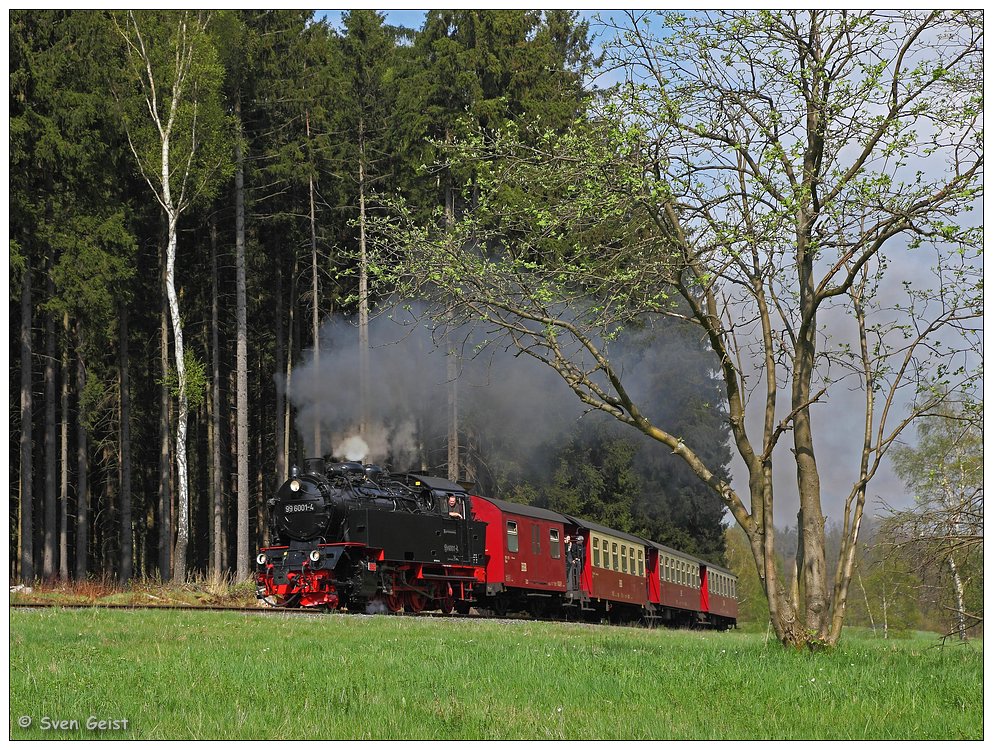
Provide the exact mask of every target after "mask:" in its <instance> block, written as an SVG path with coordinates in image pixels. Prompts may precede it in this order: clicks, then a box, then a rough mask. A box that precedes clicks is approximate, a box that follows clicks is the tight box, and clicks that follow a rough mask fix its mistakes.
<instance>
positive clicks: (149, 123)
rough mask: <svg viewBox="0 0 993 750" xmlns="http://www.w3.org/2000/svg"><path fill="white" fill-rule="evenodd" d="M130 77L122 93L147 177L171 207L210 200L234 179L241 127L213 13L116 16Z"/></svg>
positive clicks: (133, 141)
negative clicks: (228, 106) (229, 102)
mask: <svg viewBox="0 0 993 750" xmlns="http://www.w3.org/2000/svg"><path fill="white" fill-rule="evenodd" d="M113 18H114V25H115V28H116V29H117V32H118V35H119V43H120V44H121V45H123V52H122V56H123V58H124V60H125V61H126V63H125V76H124V77H123V79H122V80H121V81H120V82H119V84H118V86H117V88H116V90H115V95H116V97H117V102H118V105H119V107H120V116H121V118H122V119H123V122H124V125H125V127H126V129H127V132H128V143H129V145H130V146H131V149H132V151H133V153H134V156H135V158H136V159H137V161H138V166H139V168H140V170H141V173H142V176H143V177H144V178H145V180H146V181H147V182H148V183H149V186H150V187H151V188H152V190H153V192H154V193H155V195H156V197H157V198H158V200H159V202H160V203H162V204H163V207H164V208H166V209H167V210H174V209H178V211H182V210H184V209H185V208H187V207H189V206H191V205H193V204H195V203H196V202H197V201H199V200H207V199H209V198H210V197H211V196H212V195H213V194H215V193H216V191H217V190H218V189H219V188H220V186H221V185H222V184H223V180H224V178H225V177H226V176H228V175H230V174H231V170H232V162H231V152H232V140H231V135H232V133H233V132H234V126H233V122H232V119H231V117H230V116H229V115H228V114H227V113H226V112H225V107H224V104H223V102H222V100H221V97H220V93H221V84H222V81H223V78H224V68H223V66H222V65H221V63H220V60H219V59H218V53H217V48H216V47H215V45H214V43H213V41H212V39H211V38H210V35H209V33H208V29H209V27H210V21H211V16H210V13H209V12H206V11H179V12H176V11H121V12H115V13H114V15H113Z"/></svg>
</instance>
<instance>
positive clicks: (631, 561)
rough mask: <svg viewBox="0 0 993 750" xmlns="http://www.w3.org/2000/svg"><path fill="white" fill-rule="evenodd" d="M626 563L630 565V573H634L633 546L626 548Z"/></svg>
mask: <svg viewBox="0 0 993 750" xmlns="http://www.w3.org/2000/svg"><path fill="white" fill-rule="evenodd" d="M628 563H629V565H630V570H631V575H634V547H630V548H629V549H628Z"/></svg>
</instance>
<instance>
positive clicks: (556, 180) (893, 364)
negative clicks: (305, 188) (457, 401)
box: [377, 11, 983, 647]
mask: <svg viewBox="0 0 993 750" xmlns="http://www.w3.org/2000/svg"><path fill="white" fill-rule="evenodd" d="M662 29H664V30H665V33H664V34H662V35H656V33H655V32H657V31H658V30H662ZM616 30H617V32H618V35H617V38H616V40H615V42H614V44H613V46H611V47H609V48H608V56H607V59H608V64H611V65H612V66H613V68H614V70H615V72H616V73H617V74H618V75H620V76H621V77H622V78H623V79H624V80H623V82H622V83H621V84H619V85H618V86H617V87H616V89H615V90H614V91H613V92H612V94H611V95H610V96H609V97H605V98H604V99H603V100H598V102H597V103H595V105H594V109H593V112H592V115H591V116H590V117H588V118H587V119H586V120H585V121H584V122H580V123H577V125H576V126H575V127H574V128H573V129H572V130H571V131H570V132H568V133H565V134H554V133H541V132H519V130H518V128H517V127H516V126H511V127H509V128H507V129H505V130H503V131H502V132H500V133H497V134H496V135H495V136H492V137H485V138H484V136H483V135H477V136H474V137H469V138H467V139H464V140H463V141H461V142H460V143H458V144H456V145H455V147H454V148H453V149H452V150H451V151H450V160H451V162H452V164H453V166H454V167H455V168H457V169H459V170H461V173H465V172H466V171H467V170H470V171H471V172H472V174H473V176H474V179H475V180H476V184H475V187H476V189H477V190H478V191H479V193H478V194H479V200H478V203H477V204H476V205H477V206H478V208H477V209H476V210H474V211H472V212H470V213H469V214H467V215H466V216H465V217H463V218H461V219H460V220H459V221H457V222H455V224H454V225H453V226H451V227H449V228H447V230H446V228H445V227H444V221H443V217H440V216H439V218H438V220H437V222H436V223H435V225H433V226H428V227H424V226H418V225H417V224H416V223H415V222H414V221H413V220H412V218H411V213H409V212H407V211H406V209H405V207H404V206H403V205H402V204H401V205H398V206H397V208H398V212H397V214H396V215H394V216H393V217H391V218H390V219H389V220H384V221H382V222H380V223H379V226H378V234H379V237H380V241H379V243H378V245H377V247H378V252H379V254H380V257H379V258H378V261H377V267H379V268H384V269H387V273H386V281H387V282H388V283H389V284H390V285H392V289H393V290H394V291H396V292H398V293H399V294H401V295H405V296H414V295H417V296H422V297H426V298H428V299H431V300H434V301H435V303H436V307H435V311H434V314H435V315H436V319H437V320H440V321H443V320H448V319H450V320H451V321H452V322H454V323H456V324H461V323H464V322H466V321H476V322H477V323H478V324H480V325H481V326H483V327H484V328H485V329H486V331H487V334H488V335H489V336H490V338H491V339H495V338H497V337H499V336H503V337H507V338H509V341H510V344H511V345H512V346H514V347H516V348H517V349H519V350H520V351H521V352H523V353H525V354H528V355H530V356H532V357H534V358H536V359H538V360H540V361H542V362H544V363H545V364H547V365H548V366H550V367H552V368H554V369H555V370H556V371H557V372H558V373H559V374H560V375H561V377H562V378H563V380H564V381H565V382H566V384H567V385H568V386H569V387H570V388H571V389H572V390H573V391H574V392H575V393H576V395H577V396H578V397H579V398H580V399H581V400H582V401H583V402H584V403H585V404H587V405H588V406H589V407H591V408H593V409H599V410H602V411H604V412H607V413H609V414H611V415H613V416H614V417H615V418H617V419H618V420H620V421H622V422H625V423H627V424H629V425H631V426H632V427H633V428H635V429H637V430H639V431H641V432H643V433H644V434H646V435H648V436H649V437H651V438H653V439H655V440H657V441H658V442H659V443H660V444H661V445H662V446H665V449H666V450H669V451H671V452H673V453H674V454H676V455H678V456H679V457H680V458H681V459H682V460H684V461H685V462H686V463H687V465H688V466H689V467H690V468H691V469H692V470H693V471H694V472H695V473H696V475H697V476H698V477H699V478H700V479H701V480H702V481H703V482H705V483H706V484H707V485H709V486H710V487H711V488H712V489H713V491H714V492H716V493H718V494H719V495H720V497H721V498H722V499H723V501H724V502H725V504H726V505H727V507H728V508H729V509H730V511H731V513H732V514H733V515H734V517H735V520H736V521H737V522H738V524H739V525H740V526H741V528H742V529H743V530H744V531H745V533H746V535H747V537H748V540H749V544H750V547H751V551H752V555H753V557H754V559H755V563H756V566H757V568H758V572H759V576H760V579H761V580H762V583H763V586H764V588H765V591H766V594H767V596H768V600H769V608H770V615H771V620H772V624H773V627H774V628H775V631H776V634H777V636H778V637H779V639H780V640H781V641H782V642H783V643H785V644H791V645H806V646H810V647H816V646H818V645H821V644H833V643H835V642H836V641H837V639H838V637H839V636H840V633H841V628H842V624H843V620H844V613H845V606H846V601H847V596H848V587H849V583H850V581H851V577H852V571H853V565H854V554H855V547H856V542H857V540H858V533H859V528H860V525H861V522H862V515H863V511H864V508H865V503H866V497H867V495H866V490H867V486H868V484H869V482H870V480H871V479H872V478H873V476H874V475H875V474H876V473H877V471H878V469H879V467H880V465H881V464H882V462H883V459H884V456H885V455H886V453H887V451H888V450H889V448H890V447H891V446H892V445H893V443H894V441H895V440H896V439H897V437H898V436H899V435H900V434H901V432H902V431H903V430H904V429H905V428H906V426H907V425H908V424H910V423H911V422H912V421H913V420H914V419H915V418H916V417H917V416H919V415H921V414H925V413H928V412H929V411H930V410H932V409H933V408H934V406H935V405H936V404H937V403H938V402H939V401H940V400H941V398H942V395H941V392H939V391H938V390H936V389H935V388H934V386H935V385H936V383H944V384H945V387H946V390H945V391H944V392H948V391H952V392H954V391H956V390H957V389H959V388H961V387H963V384H964V383H966V382H968V381H969V380H970V379H973V378H975V377H976V376H977V374H978V372H979V369H980V368H979V365H980V363H979V362H978V361H977V359H976V357H975V356H971V353H972V352H974V351H976V349H977V342H978V331H977V329H978V326H979V321H980V319H981V316H982V299H981V291H980V286H981V285H980V284H979V276H980V272H979V263H978V260H977V256H978V254H979V253H980V252H981V232H980V230H979V229H978V228H976V227H975V226H972V227H970V226H968V225H963V226H960V225H958V224H957V223H956V222H957V217H959V216H960V215H962V214H963V212H965V211H968V210H969V209H971V208H972V207H973V206H974V205H975V204H976V202H977V196H978V195H979V194H980V193H981V190H982V164H983V157H982V127H981V116H982V115H981V101H982V99H981V96H982V95H981V88H982V86H981V84H982V73H981V65H982V51H983V44H982V41H983V30H982V20H981V17H980V16H978V15H976V14H972V13H964V12H934V13H918V12H916V11H908V12H899V13H881V12H879V13H877V12H860V13H851V12H824V11H789V12H783V13H774V12H767V11H763V12H760V13H751V12H739V11H733V12H717V13H694V14H690V15H679V14H674V13H666V14H662V15H661V16H659V17H658V18H653V17H651V16H650V14H648V13H630V14H629V15H628V19H627V23H626V24H624V26H623V27H618V28H617V29H616ZM920 258H926V259H927V260H928V261H930V263H931V265H932V271H931V272H930V274H929V275H928V276H927V279H928V283H929V284H931V283H933V286H930V285H929V286H927V287H915V286H913V285H903V284H902V282H903V281H906V280H907V279H906V277H903V276H901V273H902V270H901V269H900V268H898V267H897V268H894V263H895V262H896V261H897V260H903V261H904V262H907V261H909V260H918V259H920ZM917 265H919V264H917ZM917 265H915V268H916V267H917ZM924 266H925V269H924V270H925V272H926V271H927V269H926V263H925V264H924ZM664 320H669V321H675V322H672V323H671V324H673V325H675V324H679V323H683V324H688V325H693V326H695V327H697V328H698V329H699V331H700V334H701V335H702V336H703V337H704V338H705V340H706V341H707V342H708V343H709V345H710V347H711V348H712V350H713V351H714V354H715V367H716V368H717V369H718V370H719V373H720V376H721V377H722V378H723V382H724V390H725V402H724V404H723V409H724V410H725V411H726V414H727V418H728V421H729V423H730V427H731V430H732V435H733V441H734V446H735V448H736V450H737V452H738V455H739V457H740V459H741V460H742V462H743V463H744V466H745V471H746V473H747V491H746V492H739V491H738V490H736V489H735V488H734V487H733V486H732V485H730V484H729V483H727V482H725V481H723V480H722V479H721V478H720V476H719V475H718V474H717V473H716V472H715V471H714V470H713V468H712V467H710V466H708V465H707V464H706V462H705V461H704V460H703V459H702V458H701V453H700V452H699V448H701V447H702V446H693V445H690V444H688V443H687V442H686V441H685V440H684V439H683V438H682V437H681V436H680V435H678V434H674V433H672V432H670V431H669V430H667V429H666V425H665V424H661V423H657V422H655V421H653V418H652V405H651V404H650V403H642V402H640V401H639V398H638V396H637V393H636V392H635V391H634V390H632V389H629V388H628V386H627V383H628V380H627V377H626V373H625V372H624V371H623V370H622V369H621V368H620V367H619V366H617V363H615V362H613V361H612V360H611V357H610V343H611V341H612V339H613V337H614V336H615V335H616V333H617V332H618V330H620V329H621V328H623V327H626V326H629V325H632V324H636V325H661V324H662V321H664ZM851 391H861V392H862V394H863V398H862V408H861V409H860V410H859V411H860V412H861V414H860V415H857V416H856V424H855V425H854V426H853V427H852V429H853V433H854V434H857V435H858V438H857V440H858V445H859V448H858V450H857V453H858V455H857V458H856V460H855V466H854V467H848V468H849V472H848V476H847V478H846V479H845V481H848V482H850V486H849V487H848V490H847V491H845V492H843V493H842V494H843V496H845V495H847V498H846V500H845V507H844V511H843V516H844V517H843V519H842V520H841V523H842V526H843V533H842V545H841V552H840V555H839V556H838V558H837V559H836V560H828V559H826V553H825V530H824V525H825V519H824V514H823V510H822V474H821V467H820V466H819V465H818V462H817V451H816V447H815V434H816V432H817V421H816V419H815V417H814V414H815V410H816V409H817V407H818V405H820V404H823V403H825V402H826V400H827V399H828V398H839V395H840V394H844V393H849V392H851ZM904 401H910V402H911V406H910V408H909V412H908V413H905V412H903V411H902V410H901V409H900V408H899V407H900V406H902V404H903V402H904ZM786 439H789V440H790V442H791V445H790V446H786V445H785V444H784V443H785V441H786ZM781 443H783V444H784V445H783V446H782V448H780V445H781ZM786 448H788V450H786ZM774 461H776V462H787V463H788V464H790V467H791V469H792V470H793V472H794V473H795V476H796V486H795V496H796V497H798V498H799V506H800V512H799V518H798V526H799V534H798V537H799V542H798V550H797V579H798V583H799V584H800V585H797V586H792V587H791V586H789V585H788V584H787V582H786V581H784V580H782V578H781V576H780V574H779V572H778V570H777V569H776V565H775V529H774V525H773V519H774V484H773V464H774ZM837 477H839V472H838V471H837V467H832V473H831V478H832V483H833V484H836V483H837V481H839V480H838V478H837ZM829 565H831V566H833V567H834V569H835V577H834V580H835V584H834V586H833V588H830V587H829V584H828V581H829V575H828V566H829ZM801 592H802V598H801Z"/></svg>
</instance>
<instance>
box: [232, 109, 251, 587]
mask: <svg viewBox="0 0 993 750" xmlns="http://www.w3.org/2000/svg"><path fill="white" fill-rule="evenodd" d="M235 117H236V118H237V121H238V127H239V133H238V136H239V137H238V138H236V140H235V173H234V201H235V275H236V285H237V293H236V297H237V308H238V309H237V317H238V333H237V337H238V351H237V370H238V551H237V560H236V564H237V573H236V575H237V579H238V580H239V581H245V580H247V579H248V576H249V574H250V572H251V571H250V568H249V550H248V543H249V542H248V493H249V489H248V313H247V307H248V302H247V295H246V291H245V175H244V160H243V155H242V151H241V139H240V135H241V133H240V128H241V99H240V96H239V97H238V98H236V99H235Z"/></svg>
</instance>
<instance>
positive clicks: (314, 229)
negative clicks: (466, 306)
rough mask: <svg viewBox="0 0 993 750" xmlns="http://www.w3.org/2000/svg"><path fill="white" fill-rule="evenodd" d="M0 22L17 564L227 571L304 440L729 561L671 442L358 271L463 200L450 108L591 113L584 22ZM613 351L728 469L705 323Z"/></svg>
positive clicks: (456, 213) (49, 16) (547, 120)
mask: <svg viewBox="0 0 993 750" xmlns="http://www.w3.org/2000/svg"><path fill="white" fill-rule="evenodd" d="M9 24H10V27H9V41H10V119H9V132H10V138H9V140H10V165H9V166H10V181H9V190H10V202H9V211H10V240H9V242H10V320H11V352H10V361H11V368H10V386H9V399H10V415H11V418H10V436H11V437H10V475H9V486H10V493H9V497H10V516H9V525H10V540H11V544H10V563H11V578H12V579H20V580H24V581H32V580H36V579H53V578H63V579H68V578H85V577H88V576H94V575H104V576H108V577H112V578H116V579H118V580H122V581H127V580H129V579H132V578H137V577H148V578H156V577H159V578H161V579H163V580H173V579H175V580H183V579H186V578H188V577H190V576H193V575H198V574H205V573H220V574H225V575H226V574H230V575H232V576H234V577H236V578H238V579H244V578H246V577H247V576H248V574H249V572H250V569H251V567H250V566H251V559H252V557H253V555H254V550H255V548H256V546H257V545H259V544H261V543H263V542H264V541H265V535H266V533H267V532H266V528H267V523H266V517H265V512H266V505H265V500H266V498H268V497H269V496H271V493H272V492H273V491H274V489H275V487H276V486H277V485H278V483H280V482H281V481H283V479H284V478H285V476H286V475H287V473H288V471H289V468H290V466H291V465H293V464H299V463H300V462H301V461H302V460H303V459H304V458H306V457H308V456H315V455H333V456H336V457H339V458H345V457H349V458H351V456H346V453H347V452H348V451H349V448H348V443H347V440H346V439H347V438H348V437H349V436H350V433H352V432H354V434H355V435H357V436H360V437H361V438H362V439H363V444H364V450H363V452H362V454H361V456H360V457H361V458H363V459H365V460H372V461H378V462H383V463H384V464H385V465H387V466H388V468H390V469H393V470H398V471H399V470H408V469H417V470H420V471H427V472H432V473H436V474H440V475H447V476H450V477H454V478H458V479H460V480H463V481H466V482H473V483H474V487H475V491H476V492H478V493H479V494H488V495H492V496H497V497H504V498H506V499H508V500H515V501H518V502H529V503H533V504H541V505H547V506H550V507H556V508H559V509H562V510H564V511H566V512H573V513H577V514H582V515H585V516H586V517H589V518H591V519H596V520H601V521H602V522H604V523H607V524H610V525H611V526H613V527H616V528H620V529H624V530H629V531H632V532H636V533H642V534H645V535H648V536H650V537H652V538H654V539H657V540H658V541H660V542H663V543H669V544H672V545H675V546H679V547H680V548H682V549H685V550H687V551H688V552H691V553H696V554H699V555H701V556H707V557H710V558H712V559H714V560H718V561H719V560H720V559H721V557H722V555H723V553H724V535H723V531H724V524H723V522H722V519H723V517H724V508H723V506H722V504H721V500H720V498H719V497H717V496H716V495H714V494H713V493H712V492H711V491H710V489H709V488H707V487H706V486H705V485H704V484H703V482H701V481H700V480H699V479H697V478H696V477H695V476H694V475H693V474H692V472H690V471H689V470H688V469H687V468H686V467H685V466H684V465H683V464H681V463H680V462H679V461H678V459H676V458H675V457H674V456H670V455H667V454H666V453H664V452H660V451H658V450H654V451H653V450H649V447H650V446H648V442H649V441H647V440H645V439H642V436H640V435H638V434H636V433H633V432H631V431H624V430H623V429H622V428H621V427H619V426H618V425H616V423H614V422H613V421H612V420H609V419H607V418H598V416H597V415H596V414H589V415H585V416H584V415H583V411H582V408H581V406H582V405H581V404H579V403H578V402H576V399H575V398H573V397H572V395H571V394H570V393H568V389H566V388H565V387H564V386H563V384H562V383H561V382H560V381H556V380H554V379H549V377H548V376H547V374H545V373H543V372H541V371H540V370H536V369H534V368H532V369H527V363H525V362H523V361H520V360H518V359H516V358H514V357H512V356H510V355H509V354H507V355H506V356H504V355H505V354H506V353H505V352H499V351H498V352H496V353H493V352H489V351H488V352H486V353H485V354H483V355H481V356H473V352H474V351H475V349H474V346H473V343H472V342H466V341H463V342H459V343H453V342H452V341H451V340H439V338H438V336H436V335H434V333H433V332H432V331H428V330H425V329H424V328H423V326H409V325H408V326H404V325H402V322H400V321H398V320H397V319H396V318H397V316H396V315H395V311H396V310H397V309H402V308H397V307H396V305H395V304H394V303H395V300H386V299H381V298H379V297H378V296H377V292H376V291H375V288H374V287H372V286H370V284H369V280H368V277H369V273H370V271H372V272H374V271H375V269H370V268H369V262H370V261H369V256H368V254H367V243H368V242H370V241H372V237H371V236H370V234H371V233H372V232H373V231H374V226H373V223H374V221H375V220H376V218H377V217H378V216H380V215H381V214H380V208H381V206H382V205H383V202H384V200H386V198H387V197H388V198H389V200H391V201H397V200H402V201H403V202H404V205H405V206H406V207H408V208H409V209H410V210H411V211H413V212H414V213H416V214H418V215H423V216H434V215H437V216H441V217H448V218H449V220H450V221H455V220H457V219H458V218H459V217H460V216H461V215H462V214H463V213H464V212H465V211H466V210H467V209H468V208H470V207H471V205H472V202H473V201H474V200H478V199H479V196H478V191H474V185H473V183H472V179H473V178H472V176H471V175H469V174H462V173H460V172H459V171H458V170H455V169H444V168H441V167H439V166H438V164H439V163H440V161H441V159H440V154H441V152H442V151H443V150H444V148H445V146H446V144H451V143H452V142H453V141H455V140H456V139H458V138H459V137H460V134H461V133H462V132H463V131H464V130H465V129H466V128H470V129H473V130H474V131H476V132H483V133H486V132H488V131H489V130H496V129H497V128H499V127H502V126H504V125H506V124H507V123H509V122H516V123H521V124H522V125H523V124H532V125H535V124H537V125H540V127H541V128H542V129H544V130H545V131H549V132H555V131H556V130H558V131H563V130H564V129H565V128H566V127H567V126H568V125H569V124H570V123H572V122H573V121H575V120H576V118H577V117H579V116H581V115H582V114H583V111H584V108H585V107H587V106H588V102H589V101H590V97H591V96H594V97H595V96H596V91H595V89H593V88H592V87H591V86H590V84H589V81H590V80H591V73H592V71H593V69H594V66H595V65H596V64H597V61H596V60H595V59H594V52H593V46H592V44H591V33H590V29H589V27H588V24H587V23H586V22H583V21H581V20H580V18H579V16H578V15H577V14H576V13H575V12H572V11H564V10H553V11H544V12H541V11H526V10H506V11H471V10H437V11H430V12H428V14H427V16H426V18H425V21H424V24H423V27H422V28H421V29H420V30H418V31H416V32H414V31H411V30H409V29H405V28H395V27H391V26H389V25H387V24H386V22H385V19H384V16H383V15H382V14H379V13H377V12H376V11H372V10H353V11H349V12H347V13H345V14H344V15H343V17H342V23H341V26H340V27H335V26H332V25H331V24H329V23H328V22H327V21H325V20H322V19H320V18H317V17H315V15H314V14H313V12H309V11H220V12H211V13H208V12H205V11H135V12H127V11H111V12H78V11H77V12H73V11H11V13H10V16H9ZM616 348H617V351H619V352H622V353H624V354H625V356H627V357H628V360H627V361H629V363H630V368H631V370H632V371H634V372H638V371H639V367H641V368H642V370H643V371H644V373H645V375H644V377H643V378H642V379H641V381H640V382H639V383H638V384H637V387H638V388H640V389H641V392H642V393H643V394H644V395H645V397H646V399H647V400H648V401H649V402H651V403H652V404H655V405H657V408H658V409H659V410H661V411H665V412H666V416H665V419H666V421H667V423H668V424H673V425H677V426H681V428H682V432H681V433H680V434H683V435H685V436H686V437H687V438H692V439H693V441H694V443H695V444H697V445H701V444H703V445H710V446H712V452H711V454H710V455H709V456H707V459H708V460H709V462H710V465H712V466H723V467H724V472H725V474H726V473H727V467H728V465H729V462H730V452H729V450H728V442H729V438H728V436H729V431H728V427H727V417H726V415H723V414H722V413H721V411H720V409H719V408H718V406H716V405H717V404H719V403H720V397H719V388H718V385H717V383H716V381H715V380H714V372H715V370H716V365H715V361H714V360H713V354H712V352H710V350H709V349H707V348H706V347H705V346H704V344H703V341H702V339H701V337H700V336H699V335H698V334H694V333H692V332H689V331H687V330H684V329H682V328H676V327H674V328H672V329H671V330H668V329H665V328H662V329H656V330H644V329H639V330H631V331H627V332H625V334H624V335H623V336H622V337H621V338H620V340H619V341H617V342H616ZM456 349H459V352H460V356H458V357H456V356H454V355H453V352H454V351H455V350H456ZM525 359H526V358H525ZM648 363H650V365H651V366H647V365H648ZM600 416H601V417H602V415H600ZM401 438H402V439H401ZM725 478H726V477H725Z"/></svg>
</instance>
